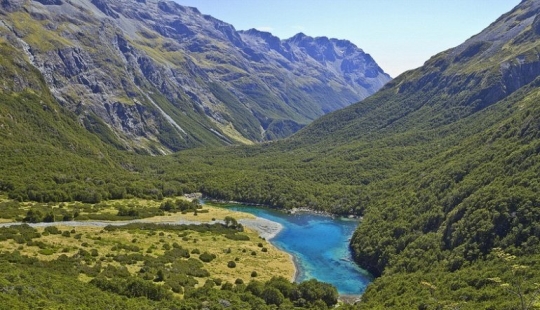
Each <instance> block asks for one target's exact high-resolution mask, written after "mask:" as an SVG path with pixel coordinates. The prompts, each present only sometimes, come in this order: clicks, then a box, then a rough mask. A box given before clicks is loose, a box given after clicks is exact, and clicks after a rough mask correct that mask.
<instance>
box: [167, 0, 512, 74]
mask: <svg viewBox="0 0 540 310" xmlns="http://www.w3.org/2000/svg"><path fill="white" fill-rule="evenodd" d="M175 1H176V2H178V3H180V4H182V5H187V6H193V7H196V8H198V9H199V10H200V11H201V12H202V13H203V14H208V15H212V16H214V17H216V18H218V19H220V20H223V21H225V22H227V23H230V24H232V25H233V26H234V27H235V28H236V29H237V30H246V29H250V28H257V29H259V30H264V31H268V32H271V33H272V34H274V35H276V36H278V37H279V38H281V39H287V38H290V37H292V36H293V35H295V34H296V33H298V32H303V33H305V34H306V35H309V36H313V37H317V36H327V37H332V38H338V39H346V40H349V41H351V42H353V43H354V44H356V45H357V46H358V47H360V48H362V49H363V50H364V51H365V52H366V53H369V54H371V56H372V57H373V58H374V59H375V61H376V62H377V63H378V64H379V65H380V66H381V67H382V68H383V70H385V71H386V72H387V73H389V74H390V75H391V76H392V77H396V76H397V75H399V74H400V73H402V72H404V71H406V70H409V69H414V68H417V67H419V66H421V65H422V64H423V63H424V62H425V61H426V60H428V59H429V58H430V57H431V56H433V55H435V54H437V53H439V52H441V51H444V50H446V49H448V48H451V47H454V46H456V45H459V44H460V43H462V42H463V41H465V40H466V39H468V38H469V37H471V36H473V35H474V34H476V33H478V32H480V31H481V30H482V29H484V28H486V27H487V26H488V25H489V24H491V23H492V22H494V21H495V20H496V19H497V18H498V17H499V16H500V15H502V14H504V13H506V12H508V11H510V10H511V9H512V8H513V7H515V6H516V5H517V4H519V2H520V0H175Z"/></svg>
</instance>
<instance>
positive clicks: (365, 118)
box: [297, 1, 540, 143]
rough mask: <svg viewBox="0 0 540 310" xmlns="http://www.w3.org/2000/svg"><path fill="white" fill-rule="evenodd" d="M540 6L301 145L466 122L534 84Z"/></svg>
mask: <svg viewBox="0 0 540 310" xmlns="http://www.w3.org/2000/svg"><path fill="white" fill-rule="evenodd" d="M537 6H538V3H536V2H534V1H525V2H523V3H522V4H521V5H520V6H519V7H518V8H516V9H515V10H514V11H512V12H510V13H508V14H505V15H503V16H502V17H500V18H499V19H498V20H497V21H496V22H494V23H493V24H492V25H490V26H489V27H488V28H487V29H485V30H484V31H483V32H481V33H480V34H478V35H475V36H473V37H472V38H470V39H469V40H467V41H466V42H465V43H463V44H462V45H460V46H458V47H456V48H453V49H450V50H447V51H445V52H442V53H440V54H438V55H436V56H433V57H432V58H431V59H430V60H428V61H427V62H426V63H425V65H424V66H422V67H421V68H419V69H417V70H413V71H409V72H406V73H404V74H402V75H401V76H399V77H398V78H396V79H394V80H393V81H392V82H390V83H388V84H387V85H386V86H385V88H384V89H383V90H382V91H380V92H379V93H378V94H377V96H376V97H374V98H370V100H367V101H364V102H362V103H361V104H357V105H354V106H351V107H350V108H346V109H343V110H340V111H338V112H337V113H335V114H333V115H331V116H330V117H328V118H322V119H320V120H319V121H317V122H315V123H314V124H313V126H311V127H310V129H309V130H306V131H305V132H304V133H303V134H300V135H298V136H297V138H298V140H302V139H303V140H304V141H312V140H313V139H316V140H321V139H328V140H333V139H334V138H336V137H341V138H345V137H346V138H347V139H342V140H341V141H340V143H343V142H346V141H347V140H349V139H351V138H355V139H357V138H366V137H369V136H370V135H372V134H376V135H377V136H380V135H388V134H394V133H399V132H403V131H405V130H411V129H416V130H430V129H434V128H437V127H440V126H443V125H446V124H450V123H452V122H454V121H456V120H459V119H463V118H466V117H467V116H469V115H472V114H474V113H477V112H479V111H481V110H483V109H485V108H486V107H488V106H490V105H492V104H494V103H496V102H499V101H500V100H502V99H504V98H506V97H507V96H508V95H510V94H511V93H513V92H514V91H516V90H517V89H519V88H520V87H522V86H524V85H526V84H528V83H530V82H532V81H533V80H534V79H535V78H536V77H537V76H538V71H539V70H540V49H539V47H538V43H537V38H538V34H539V32H540V30H539V29H538V27H539V23H540V22H539V20H538V19H537V18H536V16H537Z"/></svg>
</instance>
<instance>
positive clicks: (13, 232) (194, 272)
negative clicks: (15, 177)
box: [0, 224, 337, 309]
mask: <svg viewBox="0 0 540 310" xmlns="http://www.w3.org/2000/svg"><path fill="white" fill-rule="evenodd" d="M62 229H66V228H64V227H62V226H59V227H55V226H51V227H47V228H45V229H43V230H41V233H40V231H39V230H38V229H35V228H31V227H29V226H28V225H20V226H12V227H2V228H0V248H1V249H2V251H1V252H0V266H1V267H0V271H1V276H0V287H1V289H2V292H3V294H1V296H0V299H1V300H2V306H3V307H16V308H18V309H21V308H35V307H57V306H59V305H62V307H64V308H67V309H81V308H83V309H90V308H95V307H99V306H100V305H103V307H104V308H106V307H112V306H114V307H120V308H124V307H135V308H138V309H141V308H142V309H146V308H148V309H155V308H181V309H198V308H199V307H200V306H201V305H213V306H217V305H219V304H222V305H223V303H227V304H228V305H229V307H233V308H234V309H272V308H271V307H270V305H273V304H283V306H287V307H289V308H291V307H294V306H296V307H299V308H312V306H314V305H323V304H324V306H323V307H322V309H327V308H328V307H332V306H334V305H335V304H336V303H337V292H336V290H335V288H333V287H331V286H329V285H327V284H324V283H320V282H317V281H315V280H312V281H310V282H309V283H307V282H306V284H304V283H302V284H293V283H290V282H289V280H287V279H285V278H283V277H279V276H274V275H271V274H266V276H264V277H263V278H264V279H265V280H260V281H251V280H250V277H252V272H251V273H250V272H248V271H247V269H246V270H245V271H243V269H238V270H236V271H235V273H234V276H236V278H232V279H230V280H229V278H225V279H227V280H229V281H231V282H227V281H222V280H221V279H217V278H216V277H220V276H222V274H221V273H220V272H219V270H216V269H215V268H212V266H211V265H210V263H202V262H201V261H199V260H198V259H195V258H192V257H190V254H189V250H188V249H187V248H184V247H182V246H180V245H179V244H177V243H175V244H173V247H172V248H170V249H169V250H163V251H155V252H153V253H152V254H148V253H146V254H143V250H142V248H140V247H138V246H134V245H130V244H127V243H125V242H127V241H126V240H127V239H128V238H127V235H130V236H134V235H136V236H138V238H139V239H140V240H144V241H142V242H139V243H137V244H138V245H144V246H146V245H147V244H154V243H156V242H158V241H156V240H154V239H156V238H161V236H160V235H161V233H163V235H164V236H165V235H167V237H168V238H167V239H168V240H170V239H171V236H173V237H172V238H173V239H174V238H175V237H178V236H179V235H181V234H182V235H183V234H185V233H188V234H194V235H197V236H201V237H203V236H206V237H208V236H213V237H214V238H220V236H223V235H225V234H229V233H231V231H233V232H232V233H234V230H235V229H234V228H228V227H226V226H224V225H222V224H213V225H204V226H199V225H189V226H174V225H157V224H130V225H127V226H108V227H106V228H105V229H104V230H100V228H92V227H77V231H80V232H81V234H80V235H79V236H80V237H79V238H72V237H68V238H66V237H55V235H59V234H60V233H61V230H62ZM156 231H160V232H161V233H160V234H156V233H155V232H156ZM58 238H61V239H58ZM83 240H84V242H82V243H81V241H83ZM159 242H162V241H159ZM159 242H158V243H159ZM221 242H222V243H223V241H221ZM13 243H14V244H13ZM85 244H86V245H85ZM111 244H114V246H113V247H112V248H110V249H108V247H109V246H110V245H111ZM183 245H184V246H191V244H183ZM197 246H202V247H206V246H209V249H212V247H210V245H205V244H204V242H203V243H198V245H197ZM212 246H213V247H214V248H213V249H214V250H215V245H212ZM246 246H249V244H246V243H242V245H241V247H246ZM14 247H16V249H12V248H14ZM36 248H37V249H39V250H37V251H36ZM235 252H238V253H240V251H238V250H237V249H235ZM205 254H207V255H208V252H205ZM237 255H240V254H237ZM201 256H202V254H201ZM217 256H227V255H226V254H218V255H217ZM210 257H213V258H214V259H215V258H216V255H215V254H210ZM231 262H232V261H231ZM259 262H260V263H264V262H263V261H259ZM232 263H234V262H232ZM242 263H244V262H242ZM252 267H253V266H250V267H249V268H252ZM235 269H237V268H235ZM209 270H211V271H212V274H210V272H209ZM265 273H266V272H265ZM238 276H241V278H238ZM242 278H243V279H242ZM259 278H260V276H259ZM77 279H78V280H77ZM232 282H234V283H235V284H234V285H233V284H231V283H232ZM244 283H248V284H247V285H246V284H244ZM256 287H257V288H259V289H255V288H256ZM265 291H266V292H268V291H272V294H268V293H266V294H265ZM105 305H106V306H105ZM135 305H136V306H135ZM319 309H321V308H319Z"/></svg>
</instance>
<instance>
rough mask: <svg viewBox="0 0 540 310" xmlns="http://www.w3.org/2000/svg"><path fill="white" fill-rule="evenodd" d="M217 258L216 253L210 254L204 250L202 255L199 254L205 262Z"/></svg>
mask: <svg viewBox="0 0 540 310" xmlns="http://www.w3.org/2000/svg"><path fill="white" fill-rule="evenodd" d="M215 258H216V255H215V254H210V253H208V252H204V253H202V254H201V255H199V259H200V260H202V261H203V262H205V263H209V262H211V261H213V260H214V259H215Z"/></svg>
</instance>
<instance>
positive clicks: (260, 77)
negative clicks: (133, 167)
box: [0, 0, 390, 154]
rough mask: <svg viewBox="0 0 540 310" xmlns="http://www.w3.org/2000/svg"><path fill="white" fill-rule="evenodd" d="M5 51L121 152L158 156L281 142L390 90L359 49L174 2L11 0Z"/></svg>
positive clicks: (2, 30) (5, 5) (1, 30)
mask: <svg viewBox="0 0 540 310" xmlns="http://www.w3.org/2000/svg"><path fill="white" fill-rule="evenodd" d="M0 14H1V16H2V23H1V24H0V34H1V38H2V41H3V42H4V43H5V44H8V45H10V46H11V47H13V48H14V49H16V50H18V51H19V52H20V53H21V54H25V55H27V57H28V58H29V59H30V62H31V63H32V65H33V66H34V67H35V68H37V69H38V70H39V72H41V74H42V75H43V78H44V79H45V81H46V83H47V85H48V87H49V89H50V91H51V93H52V94H53V96H54V98H55V99H56V100H57V101H58V102H59V103H60V104H61V105H62V106H63V107H65V108H67V109H68V110H70V111H71V112H73V113H75V114H76V115H77V118H78V122H80V123H81V124H83V126H84V127H85V128H86V129H87V130H89V131H90V132H92V133H95V134H97V135H98V136H100V137H101V138H102V140H103V141H106V142H107V143H109V144H112V145H115V146H116V147H117V148H119V149H125V150H135V151H137V152H142V153H150V154H164V153H170V152H171V151H175V150H180V149H185V148H190V147H196V146H203V145H205V146H208V145H224V144H231V143H251V142H258V141H263V140H271V139H275V138H280V137H285V136H288V135H290V134H291V133H293V132H295V131H297V130H298V129H300V128H302V127H303V126H305V125H306V124H308V123H309V122H311V121H312V120H314V119H316V118H317V117H319V116H321V115H323V114H324V113H327V112H330V111H334V110H336V109H338V108H342V107H344V106H347V105H348V104H351V103H353V102H356V101H358V100H361V99H363V98H365V97H367V96H369V95H370V94H372V93H374V92H375V91H376V90H378V89H379V88H380V87H382V86H383V85H384V83H386V82H387V81H389V80H390V77H389V76H388V75H387V74H385V73H384V72H383V71H382V69H381V68H379V67H378V65H377V64H376V63H375V61H374V60H373V59H372V58H371V57H370V56H369V55H368V54H366V53H364V52H363V51H362V50H361V49H359V48H357V47H356V46H355V45H354V44H352V43H350V42H348V41H344V40H335V39H328V38H325V37H320V38H311V37H308V36H305V35H303V34H299V35H297V36H295V37H293V38H291V39H289V40H283V41H282V40H280V39H278V38H276V37H273V36H272V35H271V34H269V33H263V32H258V31H256V30H249V31H236V30H235V29H234V27H233V26H232V25H230V24H227V23H225V22H222V21H220V20H217V19H215V18H213V17H211V16H208V15H203V14H201V13H200V12H199V11H198V10H197V9H195V8H190V7H183V6H180V5H178V4H176V3H175V2H173V1H157V0H156V1H154V0H148V1H139V0H137V1H136V0H121V1H114V2H110V1H102V0H92V1H64V0H54V1H49V0H34V1H23V0H6V1H2V3H1V5H0Z"/></svg>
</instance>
